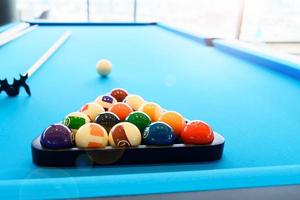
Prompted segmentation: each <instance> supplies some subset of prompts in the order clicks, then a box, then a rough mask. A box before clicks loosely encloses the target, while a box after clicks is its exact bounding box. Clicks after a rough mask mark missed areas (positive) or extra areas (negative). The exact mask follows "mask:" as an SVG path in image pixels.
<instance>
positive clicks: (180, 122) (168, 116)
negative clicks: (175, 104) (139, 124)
mask: <svg viewBox="0 0 300 200" xmlns="http://www.w3.org/2000/svg"><path fill="white" fill-rule="evenodd" d="M158 121H162V122H165V123H167V124H168V125H169V126H171V127H172V128H173V130H174V133H175V134H176V135H180V133H181V131H182V130H183V128H184V127H185V125H186V123H185V119H184V118H183V116H182V115H181V114H179V113H178V112H175V111H167V112H164V113H163V114H161V116H160V117H159V119H158Z"/></svg>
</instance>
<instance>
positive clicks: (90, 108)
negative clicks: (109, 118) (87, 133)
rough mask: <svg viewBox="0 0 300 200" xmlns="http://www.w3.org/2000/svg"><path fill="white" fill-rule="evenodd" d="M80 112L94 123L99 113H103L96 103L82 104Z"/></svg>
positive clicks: (102, 109)
mask: <svg viewBox="0 0 300 200" xmlns="http://www.w3.org/2000/svg"><path fill="white" fill-rule="evenodd" d="M80 112H82V113H84V114H86V115H87V116H88V117H89V118H90V119H91V121H95V119H96V117H97V116H98V115H99V114H100V113H103V112H105V110H104V108H103V107H102V106H101V105H100V104H97V103H96V102H90V103H87V104H84V105H83V106H82V107H81V109H80Z"/></svg>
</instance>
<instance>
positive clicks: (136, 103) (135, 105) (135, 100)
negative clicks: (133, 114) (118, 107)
mask: <svg viewBox="0 0 300 200" xmlns="http://www.w3.org/2000/svg"><path fill="white" fill-rule="evenodd" d="M144 102H145V101H144V99H143V98H142V97H141V96H139V95H135V94H131V95H128V96H127V97H126V98H125V99H124V103H127V104H128V105H129V106H130V107H131V108H132V109H133V110H138V109H139V107H140V106H141V105H142V104H143V103H144Z"/></svg>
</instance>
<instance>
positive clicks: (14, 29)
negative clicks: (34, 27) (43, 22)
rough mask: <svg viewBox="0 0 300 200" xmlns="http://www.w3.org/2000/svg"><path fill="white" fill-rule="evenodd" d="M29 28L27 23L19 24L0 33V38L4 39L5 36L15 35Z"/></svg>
mask: <svg viewBox="0 0 300 200" xmlns="http://www.w3.org/2000/svg"><path fill="white" fill-rule="evenodd" d="M29 26H30V24H29V23H27V22H21V23H19V24H16V25H14V26H12V27H10V28H8V29H6V30H4V31H3V32H1V33H0V37H5V36H6V35H7V36H9V35H11V34H14V33H17V32H19V31H21V30H24V29H25V28H28V27H29Z"/></svg>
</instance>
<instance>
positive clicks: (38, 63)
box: [24, 31, 72, 77]
mask: <svg viewBox="0 0 300 200" xmlns="http://www.w3.org/2000/svg"><path fill="white" fill-rule="evenodd" d="M71 34H72V32H70V31H66V32H64V34H63V35H62V36H61V37H60V38H59V39H58V40H57V41H56V42H55V43H54V44H53V45H52V46H51V47H50V48H49V49H48V50H47V51H46V53H44V55H43V56H42V57H40V59H38V60H37V61H36V62H35V63H34V64H33V65H32V66H31V67H30V68H29V69H28V70H27V72H25V74H24V75H26V74H28V77H30V76H32V75H33V73H34V72H35V71H36V70H38V69H39V68H40V67H41V66H42V65H43V64H44V63H45V62H46V61H47V60H48V58H50V57H51V56H52V55H53V54H54V53H55V52H56V50H58V49H59V47H60V46H61V45H62V44H64V42H65V41H66V40H67V39H68V38H69V37H70V36H71Z"/></svg>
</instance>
